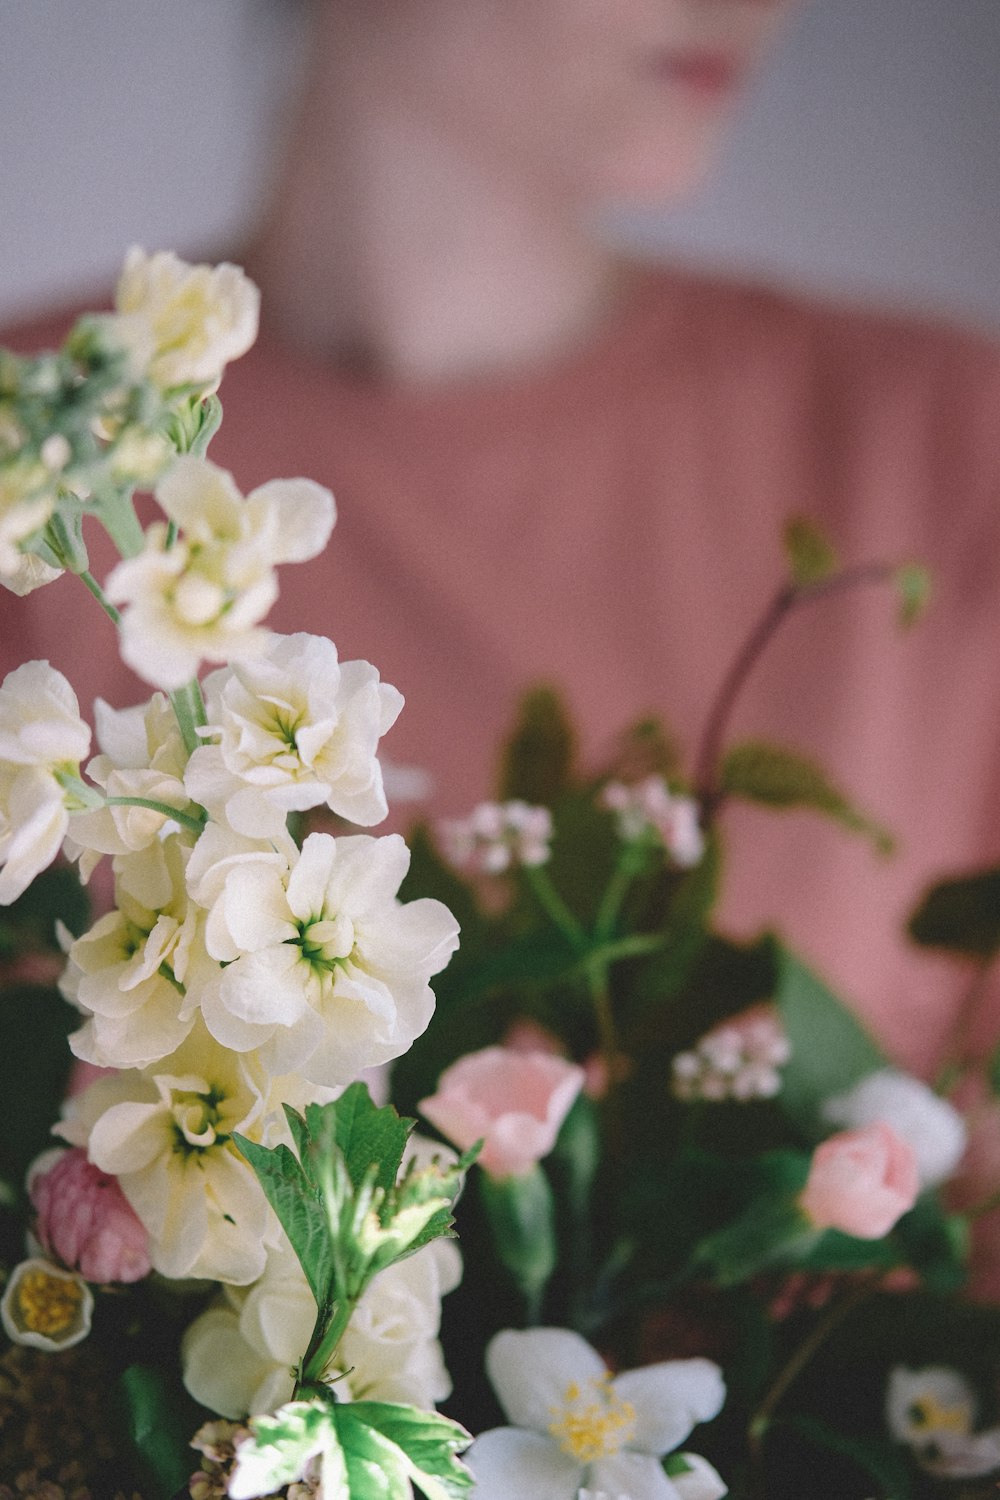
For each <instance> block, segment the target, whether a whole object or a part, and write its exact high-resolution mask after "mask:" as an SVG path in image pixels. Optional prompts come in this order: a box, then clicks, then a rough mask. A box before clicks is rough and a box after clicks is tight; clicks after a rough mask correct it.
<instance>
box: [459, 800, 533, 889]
mask: <svg viewBox="0 0 1000 1500" xmlns="http://www.w3.org/2000/svg"><path fill="white" fill-rule="evenodd" d="M438 831H439V834H440V836H441V842H442V844H443V845H444V848H445V851H446V853H447V855H448V858H449V859H450V860H451V861H452V863H453V864H455V865H458V866H459V867H460V868H461V869H463V870H466V871H468V873H469V874H470V875H501V874H503V872H504V871H505V870H509V869H510V868H511V867H512V866H515V865H527V866H529V867H530V866H533V865H544V864H545V863H546V861H547V860H548V857H549V842H550V840H551V838H552V814H551V813H550V812H549V810H548V808H547V807H533V806H531V805H530V804H529V803H527V802H521V801H520V800H518V799H515V800H513V801H511V802H480V804H479V806H478V807H476V808H474V809H473V810H472V812H471V813H470V814H469V816H468V817H467V818H449V819H445V820H444V821H442V822H441V823H440V824H439V827H438Z"/></svg>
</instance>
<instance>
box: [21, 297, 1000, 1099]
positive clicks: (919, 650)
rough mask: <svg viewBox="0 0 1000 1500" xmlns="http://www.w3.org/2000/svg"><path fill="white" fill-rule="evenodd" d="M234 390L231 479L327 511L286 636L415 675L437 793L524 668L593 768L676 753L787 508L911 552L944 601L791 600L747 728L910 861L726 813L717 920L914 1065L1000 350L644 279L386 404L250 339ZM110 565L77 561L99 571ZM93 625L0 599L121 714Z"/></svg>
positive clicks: (965, 686) (976, 627) (804, 827)
mask: <svg viewBox="0 0 1000 1500" xmlns="http://www.w3.org/2000/svg"><path fill="white" fill-rule="evenodd" d="M64 324H65V320H63V326H64ZM61 331H62V327H61V326H55V325H53V326H50V327H48V328H36V329H33V330H29V331H21V333H20V334H19V335H17V336H16V339H15V341H16V342H17V344H18V345H19V347H22V348H30V347H33V346H38V345H39V344H44V343H49V344H52V343H54V342H55V341H56V340H57V339H58V337H59V335H60V333H61ZM221 394H222V397H223V402H224V406H225V414H226V415H225V422H224V424H223V427H222V430H221V432H220V433H219V436H218V437H217V438H216V440H215V441H214V443H213V447H212V456H213V458H215V459H216V461H217V462H220V463H222V464H224V465H226V466H227V467H230V468H232V469H233V470H234V471H235V474H236V476H237V479H238V480H239V481H240V483H241V484H242V486H243V487H244V488H249V487H251V486H253V485H254V484H257V483H260V482H262V481H263V480H266V479H270V478H276V477H286V476H293V475H298V474H304V475H308V476H309V477H311V478H314V479H317V480H320V481H321V482H323V483H324V484H327V485H329V486H330V487H331V488H332V489H333V490H334V491H335V493H336V496H337V500H338V504H339V512H340V518H339V520H338V524H337V527H336V530H335V532H334V536H333V540H332V542H331V545H330V547H329V549H328V551H327V553H326V554H325V555H324V556H323V557H322V558H320V559H317V560H316V561H315V562H313V563H311V564H308V565H306V566H304V567H294V568H288V569H285V570H283V573H282V581H283V594H282V597H281V599H280V601H279V603H278V605H277V607H276V609H275V610H274V612H273V615H272V623H273V624H274V625H275V627H276V628H278V629H282V630H293V629H297V630H309V631H314V632H321V633H324V634H328V635H330V636H332V637H333V639H334V640H335V641H336V642H337V645H338V647H339V649H340V653H341V656H342V657H343V658H349V657H353V656H364V657H366V658H367V659H369V660H371V661H373V662H374V663H375V664H376V665H377V666H378V668H379V669H380V671H381V673H382V676H383V678H384V679H385V680H387V681H389V682H392V683H394V684H395V685H396V686H397V687H399V688H400V689H401V690H402V691H403V693H404V694H405V696H406V700H407V704H406V707H405V709H404V711H403V714H402V716H401V718H400V720H399V722H398V724H397V725H396V727H395V728H394V729H393V730H392V732H391V734H390V736H389V737H388V739H387V741H386V742H385V749H386V751H387V753H388V755H389V756H390V758H391V759H392V760H394V761H396V762H400V763H403V764H411V765H416V766H420V767H424V768H426V769H427V770H428V771H430V772H431V774H432V776H433V778H434V783H435V793H434V797H433V801H432V808H433V810H434V811H435V812H447V813H451V814H459V813H462V812H464V811H466V810H467V809H469V808H470V807H471V806H472V805H473V804H474V803H475V802H476V801H478V800H481V799H482V798H483V797H484V796H486V795H488V794H489V792H490V790H491V787H492V779H493V773H494V769H495V763H496V752H497V746H498V743H499V740H500V737H501V735H502V733H503V731H504V729H505V728H506V727H507V725H508V724H509V722H510V718H511V714H512V710H513V708H514V705H515V703H516V701H517V698H518V695H519V694H520V693H521V691H522V690H523V689H524V688H525V687H526V686H528V685H529V684H532V683H535V682H538V681H540V680H548V681H551V682H553V683H556V684H559V685H561V687H562V688H563V689H564V691H565V693H566V694H567V695H568V698H569V701H570V703H571V705H572V708H573V711H574V712H575V714H576V715H577V716H578V718H579V721H580V724H581V726H582V744H583V750H584V754H585V757H586V758H587V759H589V760H590V761H591V762H596V761H597V760H598V759H599V758H600V757H601V755H602V752H606V751H607V750H608V748H609V746H610V745H611V743H612V741H613V739H614V737H615V735H616V734H617V732H618V731H620V730H621V729H622V728H623V727H624V726H625V725H626V724H627V723H628V722H630V721H631V720H633V719H634V718H636V717H637V716H638V715H639V714H643V713H648V712H656V713H661V714H662V715H663V716H664V717H665V718H666V719H667V720H668V722H669V723H670V724H671V725H672V726H673V727H674V728H675V730H676V732H677V733H678V735H679V736H680V738H681V740H682V742H683V743H684V744H685V745H686V747H687V749H688V751H689V752H691V751H693V748H694V745H695V743H696V741H697V738H698V735H699V733H700V731H701V728H702V725H703V722H704V719H705V715H706V711H707V708H708V705H709V702H710V699H711V697H712V694H713V692H714V690H715V688H716V686H717V684H718V682H719V679H720V677H721V675H722V673H723V671H724V669H725V667H726V665H727V664H728V663H729V661H730V659H731V658H732V655H733V653H734V651H735V650H736V648H737V646H738V644H739V643H740V641H741V640H742V639H743V637H744V636H745V634H746V632H747V630H748V629H749V628H750V626H751V624H752V623H753V622H754V620H755V619H756V618H757V616H758V615H759V613H760V612H761V610H762V609H763V607H764V605H765V603H766V602H767V601H768V599H769V598H770V596H771V595H772V593H773V591H774V590H775V588H776V586H777V585H778V584H779V582H780V580H781V578H782V567H783V563H782V556H781V548H780V532H781V527H782V522H783V520H784V519H785V517H786V516H788V515H789V514H791V513H794V512H805V513H808V514H809V515H811V516H814V517H815V518H816V519H817V520H818V521H819V522H820V523H821V524H822V525H823V526H824V527H825V528H826V529H827V530H828V532H829V533H830V535H831V536H832V537H833V538H834V539H835V541H836V543H837V545H838V547H839V548H840V550H841V553H842V555H843V557H844V558H845V559H847V560H850V561H856V562H861V561H865V560H870V559H878V558H891V559H901V560H902V559H921V560H923V561H925V562H926V563H927V564H929V565H930V567H931V568H932V569H933V572H934V577H935V584H936V587H935V601H934V606H933V609H932V610H931V612H930V614H929V615H928V617H927V618H926V620H925V621H924V622H923V624H921V625H920V626H919V627H918V628H917V629H915V630H914V631H912V632H911V633H909V634H901V633H900V632H899V630H898V629H896V627H895V625H894V618H893V603H892V601H891V600H890V598H889V597H888V595H887V593H886V592H884V591H874V592H871V593H867V594H861V595H854V596H852V597H850V598H842V599H837V600H834V601H831V602H829V603H825V604H823V605H822V606H812V607H810V608H808V609H806V610H803V611H802V612H801V613H799V614H798V615H796V616H795V617H794V618H793V619H792V620H791V621H790V622H789V623H787V624H786V625H785V627H784V629H783V633H782V634H781V636H780V637H779V639H778V640H777V642H776V644H775V646H774V648H773V649H772V651H771V652H770V655H769V656H768V657H767V659H766V660H765V662H764V663H763V665H762V666H761V668H760V669H759V671H758V672H757V673H756V675H755V676H754V678H753V679H752V681H751V683H750V685H749V688H748V691H747V692H746V694H745V696H744V698H743V699H742V700H741V703H740V705H739V708H738V711H737V714H736V716H735V720H734V723H733V732H734V734H736V735H737V736H740V737H746V736H767V737H770V738H773V739H774V740H776V741H780V742H783V743H787V744H789V745H793V746H797V747H799V748H800V749H803V750H805V751H808V752H810V753H812V754H813V755H815V756H817V757H819V758H820V759H821V760H822V761H823V763H824V764H825V765H826V766H827V768H828V770H829V772H830V773H831V775H832V776H833V777H834V778H835V779H836V780H838V781H839V782H840V783H841V784H842V785H843V786H844V787H845V788H846V789H848V790H849V791H850V792H851V794H852V795H853V796H854V797H855V798H856V799H857V801H858V802H859V803H860V804H861V805H862V806H863V807H864V808H866V809H868V810H870V811H871V812H872V813H873V814H875V815H876V816H878V817H879V818H880V819H881V820H882V821H883V822H884V823H886V824H887V825H888V826H889V827H890V828H891V829H893V830H894V831H895V832H896V834H897V835H898V839H899V853H898V855H897V857H896V858H895V859H893V860H889V861H887V860H885V859H880V858H878V857H877V856H876V855H875V854H874V853H873V851H872V849H871V848H870V846H869V845H868V844H867V843H866V842H864V841H863V840H861V839H858V838H853V837H851V836H849V835H846V834H844V833H841V832H840V831H839V830H837V829H836V828H834V827H831V826H828V825H827V824H825V823H823V822H821V821H819V820H818V819H816V818H815V817H813V816H810V815H807V814H798V813H796V814H785V815H772V814H767V813H764V812H762V811H758V810H755V809H750V808H742V807H741V808H737V807H731V808H730V809H729V810H728V811H727V812H726V814H725V824H726V827H727V830H728V835H729V846H730V857H729V874H728V879H727V889H726V894H725V898H724V902H723V920H724V922H725V925H726V926H727V927H728V928H729V929H730V930H731V931H732V932H733V933H736V934H741V935H750V934H753V933H756V932H757V931H759V930H760V929H761V928H762V927H766V926H770V925H773V924H777V925H780V927H781V928H782V930H783V931H784V932H785V933H786V934H787V937H788V939H789V940H790V941H791V942H792V943H793V944H794V945H795V946H797V948H798V949H799V950H800V951H801V952H802V953H803V954H804V955H805V956H806V957H807V958H808V960H809V961H810V962H811V963H812V964H813V965H814V966H816V967H817V968H818V969H819V970H820V971H821V972H823V973H824V974H825V976H826V977H827V978H828V980H829V982H830V983H832V984H833V985H834V986H835V987H836V988H838V989H839V991H840V992H841V993H843V994H844V995H845V997H847V998H848V999H849V1000H850V1001H851V1002H852V1003H853V1004H854V1005H855V1006H856V1007H857V1009H858V1010H859V1011H861V1012H862V1013H863V1014H864V1015H865V1016H866V1017H867V1018H868V1020H869V1021H870V1023H871V1024H872V1026H873V1028H874V1029H875V1030H876V1032H877V1033H878V1034H879V1035H880V1036H881V1037H882V1039H883V1040H884V1042H885V1043H886V1045H887V1046H888V1047H889V1049H890V1050H891V1052H892V1053H893V1054H894V1056H896V1057H897V1058H898V1059H899V1060H900V1061H901V1062H902V1063H903V1064H905V1065H906V1066H909V1067H911V1068H914V1069H916V1070H918V1071H921V1072H926V1071H927V1070H928V1069H929V1068H930V1067H931V1065H932V1064H933V1061H934V1059H935V1058H936V1057H937V1056H939V1055H940V1053H941V1050H942V1048H943V1046H944V1042H945V1038H946V1035H947V1031H948V1028H949V1025H950V1022H951V1020H952V1018H953V1015H954V1012H955V1007H956V1004H957V995H958V991H959V987H960V986H959V983H958V980H959V979H960V978H961V976H957V975H956V974H955V973H954V971H953V969H952V967H951V966H948V965H945V964H943V963H941V962H939V961H937V960H935V959H928V958H927V957H926V956H923V955H918V954H916V953H915V952H914V951H912V950H910V949H909V948H908V947H907V944H906V943H905V942H904V940H903V939H902V938H901V936H900V929H901V925H902V923H903V921H904V919H905V917H906V915H907V913H908V912H909V911H910V909H911V907H912V905H913V903H914V901H915V899H916V897H917V895H918V893H919V891H920V890H921V888H922V887H923V886H924V885H925V884H926V883H927V882H928V881H930V880H931V879H932V878H934V877H936V876H938V875H940V874H941V873H943V872H950V871H955V870H961V869H965V868H968V867H969V866H971V865H973V864H976V863H977V862H986V861H989V860H993V861H996V860H997V859H998V858H1000V669H998V659H997V643H998V641H1000V507H998V501H1000V443H998V441H997V432H998V416H1000V358H998V356H997V353H996V351H995V350H994V349H992V348H991V347H989V346H988V345H987V344H985V343H983V342H980V341H977V340H976V339H974V338H973V337H971V336H968V335H960V334H955V333H951V332H947V331H944V330H939V329H934V328H929V327H925V326H919V325H915V324H912V323H907V322H902V321H899V322H896V321H889V320H885V319H882V318H878V317H874V316H867V315H859V314H857V313H853V312H844V311H837V310H833V309H829V308H825V307H820V306H816V305H813V304H809V303H805V302H800V301H796V300H792V299H789V298H786V297H782V296H778V295H775V294H772V293H771V292H768V291H765V290H760V289H755V288H752V287H743V286H725V285H720V284H718V283H715V282H707V281H701V280H698V279H696V278H691V277H680V276H674V275H672V274H668V273H660V272H655V273H650V274H649V275H648V276H646V277H645V278H644V280H643V282H642V284H641V286H640V287H639V289H638V291H637V293H636V295H635V297H634V298H633V300H632V302H631V305H630V306H629V307H628V309H627V310H626V312H625V313H624V315H622V316H621V317H620V318H619V319H618V321H617V322H616V323H615V325H614V326H613V327H611V328H609V329H607V330H606V331H605V332H604V333H603V334H602V335H601V336H600V337H599V338H598V339H597V340H596V341H595V342H594V343H593V344H592V345H591V346H590V347H588V348H587V349H586V350H585V351H583V352H581V353H577V354H574V355H571V356H568V357H566V358H564V359H563V360H562V361H561V362H560V363H558V364H556V365H554V366H548V367H546V368H545V369H544V370H543V371H541V372H529V373H527V374H522V375H519V376H517V377H516V378H511V379H507V378H504V379H497V380H490V381H487V382H483V383H481V384H479V385H470V384H463V385H461V386H458V387H456V386H451V385H445V386H443V387H439V388H436V389H432V390H430V391H427V390H424V391H398V390H394V389H390V390H386V389H382V388H378V387H374V386H366V385H364V384H362V383H360V382H357V381H352V380H351V379H349V378H346V377H345V376H344V375H343V374H342V373H338V372H337V371H336V370H334V369H332V368H329V367H327V366H325V365H324V364H323V363H321V362H318V361H314V360H310V359H308V358H304V357H303V356H302V355H301V354H300V353H298V352H293V351H291V350H289V349H287V348H284V347H282V345H281V344H280V342H278V341H277V340H276V339H274V338H273V337H272V336H270V335H268V333H267V332H265V333H264V334H263V335H262V337H261V339H260V341H259V342H258V344H257V346H256V347H255V348H254V350H253V351H252V352H251V353H250V354H249V355H248V356H247V357H246V358H244V359H243V360H241V361H239V362H238V363H237V364H235V365H233V366H232V367H231V368H230V370H229V371H228V373H227V375H226V378H225V381H224V384H223V388H222V392H221ZM104 561H105V559H104V557H102V556H101V554H100V552H99V549H97V548H95V571H96V572H98V574H99V575H100V574H101V571H102V568H103V566H104ZM0 593H3V591H0ZM109 632H110V626H109V625H108V624H107V622H106V621H105V620H104V618H103V617H102V616H101V614H100V612H99V611H98V610H97V609H96V607H95V606H94V604H93V601H92V600H91V599H90V597H89V596H88V595H87V594H86V592H85V590H84V589H83V588H82V587H81V586H80V585H78V584H77V583H76V582H75V581H74V580H72V579H68V578H64V579H61V580H60V581H59V582H58V583H56V584H54V585H53V586H51V587H50V588H47V589H44V590H42V591H40V592H39V593H37V594H36V595H34V596H33V597H32V598H31V599H30V600H29V601H27V602H24V601H18V600H15V599H13V598H11V597H10V596H9V595H6V594H5V593H4V594H3V597H2V598H0V668H2V670H3V671H4V672H6V671H7V670H9V669H10V668H11V667H12V666H14V665H16V664H17V662H19V661H20V660H23V659H25V657H27V656H41V657H47V658H48V659H49V660H51V661H52V662H53V664H54V665H56V666H58V667H59V668H61V669H62V670H63V671H65V672H66V673H67V674H68V675H69V676H70V679H71V680H72V681H73V683H74V685H76V686H77V687H78V690H79V691H80V695H81V700H82V701H86V700H87V699H88V698H89V697H91V696H93V695H94V694H95V693H97V692H101V693H102V694H103V695H104V696H106V697H109V698H111V699H112V700H113V701H117V702H128V701H136V700H137V699H138V698H139V697H140V696H142V695H143V690H142V689H141V688H140V687H139V686H138V685H137V684H135V682H134V680H130V679H129V676H128V674H127V673H126V672H125V670H124V669H123V668H121V667H120V666H119V665H116V661H115V657H114V655H113V652H112V649H111V641H110V636H109ZM980 1029H981V1033H982V1034H981V1036H980V1042H981V1043H982V1044H984V1045H985V1044H986V1043H988V1042H989V1041H991V1040H992V1039H993V1038H994V1037H995V1035H996V1033H998V1032H1000V1006H994V1007H993V1010H992V1013H990V1007H989V1006H987V1007H986V1008H985V1014H984V1015H983V1016H982V1017H981V1023H980Z"/></svg>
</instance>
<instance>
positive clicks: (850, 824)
mask: <svg viewBox="0 0 1000 1500" xmlns="http://www.w3.org/2000/svg"><path fill="white" fill-rule="evenodd" d="M720 784H721V788H722V791H723V793H724V794H725V795H726V796H729V797H742V798H743V799H744V800H745V801H748V802H759V803H761V804H763V805H764V806H765V807H774V808H783V809H784V808H796V807H797V808H807V809H811V810H812V811H813V812H818V813H822V814H823V815H824V816H826V817H828V818H832V819H834V821H835V822H837V823H840V824H841V825H842V827H844V828H847V829H849V830H850V831H851V832H852V833H860V834H863V835H864V836H865V837H866V838H868V839H870V840H871V841H872V843H873V844H874V845H875V848H876V849H877V850H878V852H879V853H880V854H891V853H892V849H893V838H892V835H891V834H890V833H889V832H888V830H887V829H885V828H884V827H883V826H882V825H881V824H880V823H877V822H875V821H874V819H872V818H870V817H868V816H867V815H866V814H865V813H863V812H861V811H860V810H859V809H858V808H856V807H854V806H853V805H852V803H851V802H849V801H848V799H847V798H846V797H845V796H844V794H843V792H841V791H840V790H839V789H838V788H837V787H836V786H834V785H833V783H832V782H831V781H830V780H829V778H828V777H827V774H826V772H825V771H824V770H823V768H822V766H820V765H818V764H817V763H816V762H815V761H813V760H810V759H809V757H808V756H805V755H800V754H799V753H798V752H797V751H794V750H787V749H785V748H784V747H783V746H780V745H770V744H767V743H765V742H764V741H762V740H746V741H745V742H744V743H743V744H740V745H734V746H733V747H732V748H731V749H730V750H728V751H727V752H726V755H725V757H724V759H723V762H722V769H721V773H720Z"/></svg>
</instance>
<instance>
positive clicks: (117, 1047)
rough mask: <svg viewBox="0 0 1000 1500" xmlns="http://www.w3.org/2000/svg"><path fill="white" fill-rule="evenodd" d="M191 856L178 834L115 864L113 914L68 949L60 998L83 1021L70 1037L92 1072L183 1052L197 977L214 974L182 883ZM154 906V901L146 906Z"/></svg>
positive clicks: (193, 1008) (138, 1065)
mask: <svg viewBox="0 0 1000 1500" xmlns="http://www.w3.org/2000/svg"><path fill="white" fill-rule="evenodd" d="M188 853H189V851H188V850H187V849H186V848H185V846H184V844H183V843H182V841H181V839H179V838H178V837H177V836H176V835H174V836H171V837H169V838H167V839H165V840H163V841H162V842H157V843H154V844H150V845H148V846H147V847H146V848H145V849H143V850H142V851H141V852H139V853H137V854H133V855H129V856H128V857H127V858H123V859H120V860H117V861H116V882H115V900H116V903H117V905H116V907H115V910H114V911H110V912H108V913H107V914H106V915H105V916H103V917H100V918H98V920H97V922H96V923H95V924H94V926H93V927H91V928H90V930H89V931H88V932H85V933H84V934H83V936H82V937H79V938H77V939H76V941H75V942H74V943H73V944H72V945H71V947H70V949H69V962H68V964H67V967H66V971H65V973H64V974H63V977H62V979H61V981H60V989H61V990H62V993H63V995H64V996H65V997H66V999H67V1000H69V1001H70V1002H71V1003H72V1004H74V1005H76V1006H77V1008H78V1009H79V1010H82V1011H83V1012H84V1014H85V1015H86V1016H87V1020H86V1021H85V1023H84V1025H83V1026H82V1027H81V1028H80V1030H79V1031H76V1032H74V1033H73V1035H72V1036H71V1037H70V1047H71V1048H72V1050H73V1052H74V1054H75V1055H76V1056H77V1057H79V1058H82V1059H83V1060H84V1061H85V1062H90V1063H95V1064H96V1065H97V1066H98V1067H111V1068H141V1067H145V1066H147V1065H148V1064H150V1063H154V1062H156V1061H158V1059H160V1058H162V1057H166V1056H167V1054H168V1053H170V1052H173V1051H174V1050H175V1049H176V1048H177V1047H179V1046H180V1044H181V1042H183V1040H184V1038H185V1037H186V1036H187V1035H188V1033H189V1032H190V1030H191V1028H192V1026H193V1025H194V1018H195V1014H196V1008H197V989H198V985H197V984H194V985H192V991H193V994H192V997H191V998H188V997H187V996H186V994H185V986H186V984H187V983H188V982H189V980H190V979H191V978H192V976H193V974H196V973H197V970H198V967H199V962H200V965H201V968H202V969H203V970H204V971H211V972H214V968H215V966H214V964H212V962H211V960H210V959H209V958H208V956H207V954H205V953H204V950H203V947H202V944H201V938H200V922H199V918H200V915H201V914H200V913H199V911H198V908H197V907H196V906H195V905H194V904H193V903H191V902H189V901H188V896H187V888H186V885H185V880H184V873H185V863H186V860H187V856H188ZM150 903H152V904H150Z"/></svg>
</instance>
